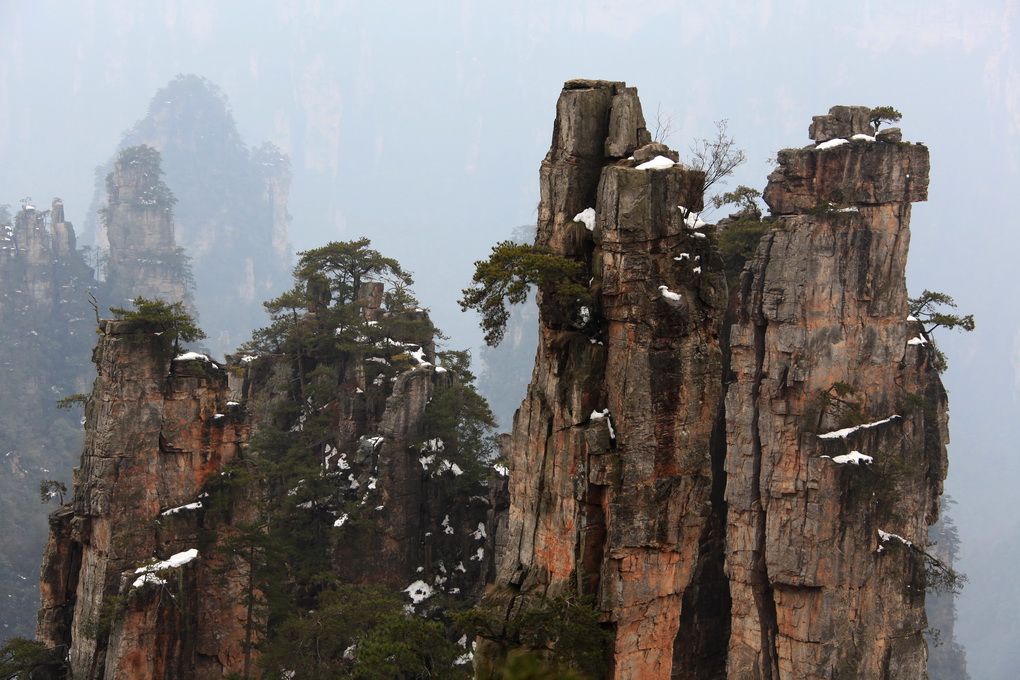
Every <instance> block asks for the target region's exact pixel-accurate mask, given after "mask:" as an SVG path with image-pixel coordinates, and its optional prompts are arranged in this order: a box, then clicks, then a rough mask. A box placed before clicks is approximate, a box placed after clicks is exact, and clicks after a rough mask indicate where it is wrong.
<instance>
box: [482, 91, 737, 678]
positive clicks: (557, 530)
mask: <svg viewBox="0 0 1020 680" xmlns="http://www.w3.org/2000/svg"><path fill="white" fill-rule="evenodd" d="M649 141H650V140H649V135H648V133H647V131H646V129H645V124H644V119H643V117H642V114H641V107H640V103H639V102H638V99H637V93H636V91H635V90H634V88H627V87H626V86H625V85H624V84H622V83H610V82H604V81H571V82H569V83H567V85H566V87H565V88H564V91H563V94H562V95H561V97H560V100H559V103H558V104H557V119H556V126H555V129H554V133H553V143H552V148H551V150H550V152H549V154H548V155H547V156H546V159H545V160H544V161H543V163H542V170H541V187H542V203H541V206H540V209H539V225H538V238H537V242H538V243H539V244H542V245H546V244H547V245H549V246H551V247H552V248H553V250H554V251H556V252H557V253H559V254H561V255H565V256H569V257H574V258H578V259H582V260H583V261H584V262H585V263H586V266H587V267H588V269H589V272H590V276H591V290H592V293H593V300H592V303H591V305H590V309H588V310H584V311H577V312H576V313H575V314H574V315H573V317H572V318H573V319H575V320H574V321H573V322H568V323H563V322H562V321H561V319H562V318H564V314H563V312H562V310H558V309H554V308H553V307H552V305H551V303H549V302H548V301H547V300H545V299H543V298H542V296H541V294H540V300H539V304H540V309H541V312H542V316H541V325H540V333H539V349H538V356H537V358H536V364H535V373H534V377H533V380H532V383H531V386H530V387H529V389H528V394H527V397H526V398H525V401H524V404H523V405H522V407H521V409H520V411H519V412H518V413H517V416H516V418H515V423H514V431H513V436H512V439H511V443H510V461H511V462H510V465H511V473H510V494H511V499H512V502H511V506H510V522H509V543H508V546H507V549H506V552H505V553H504V555H503V556H502V559H501V562H500V566H499V573H498V579H497V584H498V585H499V586H502V587H503V588H506V589H509V590H510V591H511V593H513V594H514V595H513V598H511V602H512V605H511V606H510V611H511V612H512V611H513V610H514V608H520V607H527V606H528V602H529V600H533V599H537V598H541V597H545V596H557V595H561V594H563V593H565V592H571V591H573V592H580V593H593V594H596V595H597V601H598V605H597V606H598V608H599V610H600V611H601V612H602V615H603V617H604V619H605V620H606V621H607V623H611V624H612V626H613V629H614V631H615V647H614V650H613V655H612V656H613V665H614V671H613V674H614V675H615V676H616V677H627V678H630V677H635V678H636V677H668V676H669V674H670V672H671V667H672V658H673V653H674V645H675V642H676V639H677V637H678V635H679V629H680V616H679V615H680V611H681V601H682V599H683V597H684V595H685V593H686V591H687V590H688V588H689V587H690V584H691V581H692V579H693V577H694V574H695V572H696V570H697V568H698V553H699V543H700V542H701V540H702V539H703V537H704V535H705V533H706V531H707V528H708V526H709V516H710V513H711V503H710V497H711V489H712V460H711V448H712V430H713V426H714V422H715V419H716V417H717V415H718V412H719V410H720V408H721V403H722V383H721V381H720V380H719V376H720V375H721V371H722V347H721V340H720V335H721V332H722V323H723V314H724V312H725V307H726V287H725V286H726V284H725V281H724V279H723V277H722V276H721V274H720V273H719V271H718V265H717V263H715V262H714V261H713V260H714V258H715V257H716V256H715V254H714V253H713V251H712V249H711V247H710V245H709V240H708V239H707V238H706V237H705V234H704V233H703V232H701V231H698V230H697V229H692V228H690V227H689V226H688V225H689V224H694V222H693V221H689V220H688V218H689V216H690V215H689V211H699V210H701V208H702V185H703V182H704V175H703V174H702V173H701V172H697V171H692V170H687V169H684V168H682V167H680V166H674V164H673V163H672V161H668V162H666V167H663V168H661V169H643V168H641V167H640V166H641V164H640V163H638V161H636V160H628V158H629V157H630V156H631V155H632V154H635V155H641V151H640V149H641V148H642V147H644V146H645V145H647V144H648V143H649ZM635 152H637V153H635ZM588 208H593V209H594V222H593V224H592V225H591V226H592V228H591V229H590V230H589V229H588V228H587V227H586V225H585V224H584V223H582V222H579V221H575V216H577V215H579V214H580V213H582V212H583V211H585V210H586V209H588Z"/></svg>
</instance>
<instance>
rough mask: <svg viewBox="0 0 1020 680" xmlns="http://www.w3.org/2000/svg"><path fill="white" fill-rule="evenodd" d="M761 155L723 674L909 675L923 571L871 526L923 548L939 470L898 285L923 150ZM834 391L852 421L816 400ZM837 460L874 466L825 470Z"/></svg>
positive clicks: (738, 325)
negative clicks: (767, 164)
mask: <svg viewBox="0 0 1020 680" xmlns="http://www.w3.org/2000/svg"><path fill="white" fill-rule="evenodd" d="M779 160H780V167H779V168H778V169H777V170H776V172H774V173H773V174H772V175H771V176H770V177H769V185H768V188H767V189H766V191H765V197H766V200H767V201H768V202H769V204H770V206H772V208H773V212H775V213H780V216H779V217H778V219H777V221H776V222H775V224H774V226H773V228H772V229H770V231H769V232H768V233H767V234H766V235H765V237H764V238H763V239H762V241H761V243H760V245H759V247H758V252H757V255H756V257H755V258H754V260H753V261H752V262H751V263H750V264H749V266H748V267H747V269H746V270H745V272H744V275H743V279H742V290H741V295H740V307H739V311H738V313H737V318H736V319H735V320H734V323H733V325H732V328H731V331H730V351H731V357H732V358H731V366H730V368H731V371H732V373H733V380H734V381H733V382H732V384H731V385H730V386H729V390H728V393H727V398H726V425H727V455H726V474H727V485H726V500H727V502H728V509H729V516H728V519H729V524H728V536H727V559H726V567H727V571H728V573H729V576H730V589H731V596H732V602H733V604H732V607H733V609H732V634H731V639H730V658H729V665H728V669H729V677H731V678H734V679H736V680H739V679H743V678H760V677H761V678H770V677H771V678H786V677H798V678H842V677H855V678H924V677H927V676H926V673H925V666H926V651H925V642H924V640H923V638H922V633H921V631H922V630H923V629H924V628H925V627H926V623H925V614H924V577H923V572H924V565H923V560H922V558H921V556H920V555H919V553H918V552H916V551H913V550H911V549H909V548H907V547H905V546H904V545H902V543H901V542H899V541H897V540H896V539H893V540H892V541H890V542H883V541H882V539H881V537H880V534H879V531H880V530H882V531H885V532H889V533H893V534H897V535H899V536H902V537H903V538H905V539H907V540H909V541H911V542H913V543H914V544H915V545H917V546H923V545H925V541H926V536H927V527H928V525H929V524H931V523H933V522H934V521H935V519H936V516H937V512H938V510H937V508H938V506H937V498H938V495H939V494H940V493H941V491H942V480H943V479H944V477H945V474H946V465H947V459H946V443H947V441H948V436H947V417H946V396H945V391H944V390H943V388H942V384H941V381H940V380H939V377H938V374H937V372H936V371H935V370H934V369H933V368H932V365H931V363H930V362H929V354H928V350H927V349H926V347H927V346H926V345H920V344H914V345H911V344H908V341H909V340H911V339H912V338H915V337H917V336H918V335H919V324H918V323H917V322H915V321H909V320H908V319H907V317H908V314H909V311H908V304H907V289H906V282H905V277H904V269H905V266H906V258H907V246H908V244H909V240H910V232H909V220H910V203H909V201H913V200H924V198H925V197H926V191H927V184H928V172H927V171H928V153H927V149H925V148H924V147H923V146H916V145H905V144H898V143H885V142H882V141H868V140H853V141H850V142H849V143H846V144H842V145H839V146H834V147H831V148H824V147H822V148H819V147H807V148H804V149H798V150H793V149H788V150H785V151H782V152H781V153H780V155H779ZM836 188H838V189H839V192H838V193H837V192H836V191H835V189H836ZM826 201H828V202H830V203H832V204H833V205H831V206H823V205H822V204H823V202H826ZM809 206H810V207H815V206H820V208H821V209H819V208H815V209H814V210H810V211H809V210H808V207H809ZM809 212H810V213H811V214H807V213H809ZM838 383H843V384H845V385H846V386H849V387H850V388H852V392H850V393H849V394H848V395H846V397H845V398H846V400H848V401H851V402H855V403H856V407H855V408H854V409H852V410H853V411H855V412H854V413H849V412H848V411H847V410H846V409H844V408H841V407H840V405H839V404H838V403H832V404H831V405H830V406H828V407H824V406H822V405H821V402H820V401H819V395H821V394H822V393H823V392H829V393H830V394H836V392H835V387H834V386H836V385H837V384H838ZM843 389H845V387H844V388H843ZM888 418H892V420H889V421H888V422H885V423H882V424H880V425H876V426H875V427H871V428H866V429H861V430H858V431H855V432H853V433H850V434H848V435H847V436H846V437H845V438H840V437H834V438H822V437H820V436H819V434H824V433H826V432H828V431H834V430H838V429H840V428H842V427H844V426H846V425H848V424H858V423H861V422H865V423H867V422H878V421H883V420H885V419H888ZM851 451H859V452H861V453H863V454H865V455H868V456H873V457H874V462H873V463H872V464H870V465H854V464H839V463H837V462H835V461H834V458H835V457H837V456H839V455H844V454H847V453H850V452H851Z"/></svg>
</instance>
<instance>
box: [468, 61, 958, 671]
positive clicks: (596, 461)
mask: <svg viewBox="0 0 1020 680" xmlns="http://www.w3.org/2000/svg"><path fill="white" fill-rule="evenodd" d="M867 113H868V109H865V108H863V107H836V108H834V109H833V110H832V111H831V112H830V114H829V115H828V116H823V117H818V118H816V120H815V123H814V124H813V126H812V132H813V133H814V132H815V131H817V133H816V138H817V139H818V140H819V143H817V144H813V145H811V146H809V147H806V148H804V149H797V150H784V151H782V152H780V154H779V163H780V164H779V168H778V169H777V170H776V171H775V172H774V173H773V174H772V175H771V176H770V178H769V186H768V189H767V190H766V192H765V198H766V201H767V202H768V203H769V205H770V207H771V208H772V211H773V218H771V220H772V221H771V223H770V227H769V228H768V229H767V231H766V233H765V235H764V237H763V238H762V240H761V243H760V245H759V248H758V251H757V255H756V256H755V257H754V258H753V260H752V261H750V262H749V263H748V264H747V266H746V267H745V271H744V273H743V275H742V277H741V279H740V289H739V290H738V291H732V294H731V296H730V297H729V301H730V302H729V303H730V312H729V314H727V304H728V303H727V291H726V283H725V278H724V277H723V275H722V273H721V271H720V268H721V265H720V260H719V257H718V254H717V251H716V250H715V249H714V247H713V245H712V240H711V238H710V237H709V236H707V235H706V233H705V231H704V230H702V229H700V228H699V227H697V224H698V223H697V221H696V220H695V219H694V218H693V216H692V214H691V211H698V210H700V209H701V207H702V183H703V176H702V174H701V173H699V172H697V171H693V170H688V169H685V168H684V167H683V166H682V165H680V164H674V161H676V158H677V157H676V156H675V155H673V154H672V152H669V151H668V150H666V149H663V148H661V147H660V146H655V145H648V142H649V139H648V135H647V132H646V131H645V126H644V120H643V118H642V115H641V108H640V103H639V102H638V99H637V95H636V92H635V90H634V89H633V88H627V87H626V86H625V85H624V84H622V83H612V82H605V81H570V82H568V83H567V84H566V85H565V87H564V90H563V92H562V94H561V96H560V99H559V102H558V104H557V117H556V124H555V127H554V132H553V141H552V148H551V149H550V151H549V153H548V155H547V156H546V159H545V160H544V161H543V163H542V168H541V173H540V181H541V187H542V203H541V205H540V207H539V222H538V232H537V234H538V235H537V239H536V242H537V243H538V244H539V245H548V246H550V247H551V248H552V249H553V250H554V251H555V252H556V253H558V254H560V255H563V256H567V257H570V258H574V259H577V260H580V261H582V262H584V264H585V267H586V271H587V276H589V277H590V282H589V288H590V292H591V296H592V301H591V303H590V305H588V306H586V307H585V308H584V309H573V310H565V309H563V308H562V302H557V301H556V300H555V299H554V298H552V297H549V296H544V295H543V294H542V293H540V294H539V308H540V314H541V318H540V331H539V347H538V353H537V357H536V361H535V369H534V375H533V379H532V383H531V385H530V387H529V389H528V393H527V396H526V398H525V400H524V403H523V404H522V406H521V408H520V410H519V411H518V413H517V415H516V418H515V422H514V430H513V435H512V438H511V441H510V445H509V460H510V470H511V472H510V484H509V492H510V510H509V522H508V541H507V545H506V548H505V551H504V553H503V554H502V556H501V559H500V562H499V569H498V573H497V579H496V584H495V587H494V588H493V589H492V591H490V595H489V598H488V606H490V607H496V608H497V609H498V610H499V611H501V612H502V614H503V616H505V617H506V618H507V619H508V620H509V619H513V618H514V617H515V616H518V615H519V613H520V612H521V611H522V610H526V609H528V608H530V607H535V606H541V604H540V603H541V601H542V599H543V598H546V597H550V596H553V597H554V596H557V595H561V594H564V593H570V592H575V593H582V594H589V593H590V594H593V595H594V596H595V602H596V608H597V610H598V611H599V612H600V616H601V620H602V621H603V625H604V626H606V627H607V628H609V629H610V630H611V631H612V633H613V640H614V642H613V646H612V651H611V654H610V667H609V670H608V672H607V677H613V678H714V677H728V678H733V679H734V680H737V679H751V678H755V679H760V678H771V679H773V680H779V679H780V678H819V679H820V678H851V677H853V678H876V679H877V678H918V679H920V678H924V677H926V671H925V660H926V651H925V642H924V639H923V634H922V631H923V630H924V628H925V627H926V622H925V615H924V593H925V588H926V577H925V570H926V564H927V563H928V560H927V558H926V555H925V552H924V549H923V547H924V546H925V540H926V529H927V526H928V525H929V524H931V523H932V522H934V521H935V519H936V518H937V514H938V510H937V507H938V506H937V499H938V496H939V494H940V493H941V490H942V480H943V479H944V477H945V473H946V465H947V462H946V448H945V447H946V442H947V428H946V423H947V419H946V397H945V391H944V390H943V388H942V384H941V382H940V380H939V377H938V373H937V371H936V370H935V367H934V363H933V360H932V354H931V346H930V344H928V341H927V338H926V337H925V336H924V333H923V330H922V328H921V326H920V324H918V322H916V321H914V320H912V319H910V318H908V316H909V311H908V300H907V290H906V283H905V276H904V269H905V264H906V256H907V246H908V243H909V226H908V225H909V218H910V202H911V201H915V200H924V199H925V198H926V191H927V173H928V154H927V149H925V148H924V147H923V146H919V145H911V144H904V143H901V142H898V141H896V140H898V138H899V132H898V130H894V131H886V133H885V134H884V135H882V136H881V137H879V138H877V139H876V137H874V136H873V133H874V129H873V128H871V127H870V123H869V122H868V116H867ZM642 147H644V148H642ZM649 159H651V162H648V161H649ZM588 208H592V209H593V211H592V212H589V213H587V214H584V215H582V213H583V212H584V211H585V210H586V209H588ZM575 218H576V219H575ZM586 220H587V222H588V224H587V225H586V224H585V221H586ZM485 653H488V654H496V652H495V651H489V652H485Z"/></svg>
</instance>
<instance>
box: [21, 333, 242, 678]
mask: <svg viewBox="0 0 1020 680" xmlns="http://www.w3.org/2000/svg"><path fill="white" fill-rule="evenodd" d="M172 350H173V348H172V347H171V346H169V345H168V343H165V342H164V341H162V340H161V338H160V337H159V336H157V335H155V329H153V328H147V327H144V326H140V325H138V324H136V323H132V322H126V321H109V320H104V321H103V322H102V323H101V325H100V341H99V345H98V346H97V347H96V350H95V353H94V356H93V360H94V361H95V363H96V367H97V371H98V373H99V376H98V377H97V378H96V382H95V385H94V386H93V391H92V395H91V397H90V398H89V403H88V408H87V414H86V418H87V423H88V424H87V437H86V442H85V451H84V453H83V454H82V460H81V466H80V467H79V468H78V469H76V471H75V491H74V497H73V499H72V500H71V502H70V503H69V504H68V505H65V506H63V507H62V508H60V509H59V510H57V511H56V512H54V514H53V515H51V518H50V525H51V533H50V541H49V544H48V546H47V550H46V554H45V556H44V562H43V567H42V605H43V606H42V609H41V611H40V615H39V629H38V636H39V638H40V639H42V640H44V641H45V642H46V643H47V644H48V645H50V646H67V647H69V663H70V668H71V672H72V674H73V677H82V678H102V677H106V678H120V677H138V678H159V677H212V676H211V675H208V673H203V671H204V670H205V666H207V665H208V663H210V661H209V660H207V659H204V658H203V657H212V658H213V659H215V660H216V661H218V662H219V663H217V664H215V666H216V669H215V676H216V677H218V676H219V674H220V671H219V668H220V667H222V668H227V669H230V668H231V667H232V663H231V662H232V661H236V659H237V658H239V654H237V651H236V648H237V646H238V644H239V643H238V640H239V634H238V631H237V627H238V618H239V617H240V614H239V613H238V612H237V610H236V607H237V605H236V600H237V594H238V593H237V591H236V587H234V586H236V583H234V581H235V579H230V578H228V579H225V580H223V581H222V582H221V580H220V579H217V578H216V574H215V569H214V564H215V563H216V561H217V560H216V559H210V556H208V555H196V556H194V557H193V556H192V553H191V552H189V551H192V550H195V549H197V548H198V545H199V534H200V528H201V526H202V524H201V521H200V518H201V514H202V513H201V511H202V501H201V499H200V494H201V493H202V492H203V489H204V488H205V486H206V485H207V484H208V482H209V481H210V480H211V479H213V478H215V477H216V476H218V475H219V473H220V472H221V471H222V469H223V466H224V465H225V464H226V463H228V462H229V461H230V460H232V459H233V458H235V457H236V456H237V455H238V454H239V452H240V449H241V447H242V446H243V445H244V444H245V443H246V440H247V434H248V424H247V422H246V419H245V418H244V417H243V414H242V412H241V410H240V409H239V408H238V407H237V406H236V405H233V406H230V405H228V402H229V401H230V399H229V392H228V389H227V376H226V372H225V370H224V369H222V368H220V367H218V366H216V365H215V364H212V363H211V362H209V361H203V360H201V359H195V360H175V359H174V356H173V351H172ZM202 552H203V553H204V552H205V551H204V550H203V551H202ZM189 558H190V559H189ZM160 561H166V562H165V563H164V564H162V565H159V566H152V565H155V564H156V563H158V562H160ZM220 561H222V558H221V559H220ZM146 565H150V567H151V573H147V572H146V571H145V570H146ZM147 574H148V575H147ZM234 576H236V574H235V575H234ZM199 593H201V596H199ZM213 621H214V622H215V629H213V630H210V629H208V628H207V626H208V625H209V624H212V623H213ZM203 623H204V624H206V625H201V624H203ZM190 673H195V675H189V674H190Z"/></svg>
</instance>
